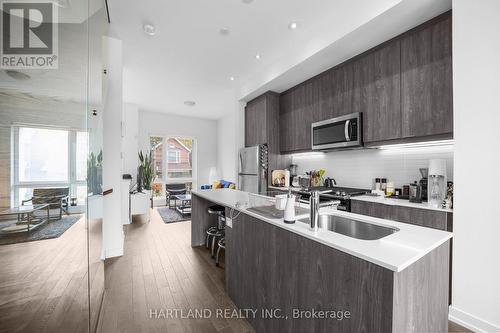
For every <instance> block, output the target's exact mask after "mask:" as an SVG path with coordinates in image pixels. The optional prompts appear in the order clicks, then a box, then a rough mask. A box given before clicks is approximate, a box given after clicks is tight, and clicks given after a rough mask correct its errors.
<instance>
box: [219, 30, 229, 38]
mask: <svg viewBox="0 0 500 333" xmlns="http://www.w3.org/2000/svg"><path fill="white" fill-rule="evenodd" d="M230 32H231V31H230V30H229V29H228V28H221V29H220V30H219V34H220V35H221V36H227V35H229V33H230Z"/></svg>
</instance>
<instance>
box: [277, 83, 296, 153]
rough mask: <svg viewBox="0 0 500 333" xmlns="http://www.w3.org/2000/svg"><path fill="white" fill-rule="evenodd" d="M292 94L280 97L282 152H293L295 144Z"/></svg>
mask: <svg viewBox="0 0 500 333" xmlns="http://www.w3.org/2000/svg"><path fill="white" fill-rule="evenodd" d="M292 97H293V96H292V93H291V92H286V93H284V94H281V96H280V120H279V121H280V124H279V127H280V151H282V152H289V151H293V146H294V144H295V128H294V125H293V124H294V122H293V109H292V104H293V103H292Z"/></svg>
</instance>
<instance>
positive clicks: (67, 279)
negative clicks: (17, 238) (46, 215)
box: [0, 217, 88, 332]
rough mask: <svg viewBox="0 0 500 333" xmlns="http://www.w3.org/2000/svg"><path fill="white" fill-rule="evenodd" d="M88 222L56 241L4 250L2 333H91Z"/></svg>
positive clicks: (0, 258) (0, 260) (0, 252)
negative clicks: (89, 328)
mask: <svg viewBox="0 0 500 333" xmlns="http://www.w3.org/2000/svg"><path fill="white" fill-rule="evenodd" d="M86 243H87V237H86V230H85V219H84V218H83V217H82V218H81V219H80V220H79V221H78V222H76V223H75V224H74V225H73V226H72V227H71V228H69V229H68V230H67V231H66V232H65V233H64V234H62V235H61V236H60V237H58V238H55V239H47V240H41V241H35V242H27V243H18V244H12V245H2V246H0V323H1V324H0V332H87V330H88V292H87V291H88V280H87V274H88V262H87V244H86Z"/></svg>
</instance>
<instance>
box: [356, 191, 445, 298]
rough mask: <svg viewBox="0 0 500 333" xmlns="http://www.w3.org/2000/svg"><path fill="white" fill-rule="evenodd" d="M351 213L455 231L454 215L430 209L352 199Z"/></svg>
mask: <svg viewBox="0 0 500 333" xmlns="http://www.w3.org/2000/svg"><path fill="white" fill-rule="evenodd" d="M351 212H352V213H356V214H361V215H367V216H373V217H378V218H381V219H386V220H394V221H397V222H403V223H409V224H414V225H418V226H421V227H428V228H434V229H439V230H443V231H449V232H452V231H453V213H451V212H444V211H436V210H430V209H419V208H413V207H405V206H393V205H384V204H381V203H376V202H368V201H361V200H355V199H354V200H352V199H351ZM452 247H453V240H451V241H450V260H449V262H450V264H449V265H450V269H449V297H448V298H449V301H448V302H449V304H451V296H452V290H451V279H452V276H451V272H452V270H451V265H452V260H453V257H452V254H453V251H452Z"/></svg>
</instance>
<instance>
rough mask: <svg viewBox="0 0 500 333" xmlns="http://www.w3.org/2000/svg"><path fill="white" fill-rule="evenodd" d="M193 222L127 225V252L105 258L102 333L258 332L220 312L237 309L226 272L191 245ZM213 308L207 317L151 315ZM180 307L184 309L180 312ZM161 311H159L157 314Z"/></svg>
mask: <svg viewBox="0 0 500 333" xmlns="http://www.w3.org/2000/svg"><path fill="white" fill-rule="evenodd" d="M190 244H191V224H190V222H178V223H172V224H165V223H163V221H162V220H161V218H160V216H159V215H158V212H157V211H156V210H153V212H152V214H151V221H150V222H149V223H146V224H135V223H134V224H131V225H128V226H126V227H125V255H124V256H123V257H120V258H116V259H113V260H112V261H109V262H106V266H105V272H106V282H105V285H106V296H105V298H104V304H103V311H102V313H101V320H100V323H99V329H98V331H99V332H102V333H104V332H106V333H107V332H166V331H168V332H253V329H252V328H251V326H250V325H249V324H248V323H247V322H246V321H245V320H242V319H224V318H217V317H216V316H215V313H216V309H231V310H234V309H236V308H235V306H234V304H233V303H232V301H231V300H230V299H229V297H228V296H227V295H226V294H225V292H224V270H223V269H222V268H218V267H216V266H215V264H214V262H213V260H212V258H211V257H210V253H209V252H208V250H205V249H204V248H194V249H193V248H191V245H190ZM155 309H156V310H161V309H164V310H166V309H182V310H184V311H185V312H184V314H187V311H188V310H189V309H210V311H211V312H212V314H213V315H212V316H210V318H207V319H180V318H174V319H168V318H167V319H165V318H161V315H160V316H159V317H160V318H154V317H153V318H150V310H151V311H154V310H155ZM179 311H180V310H179ZM158 313H160V312H158Z"/></svg>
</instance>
